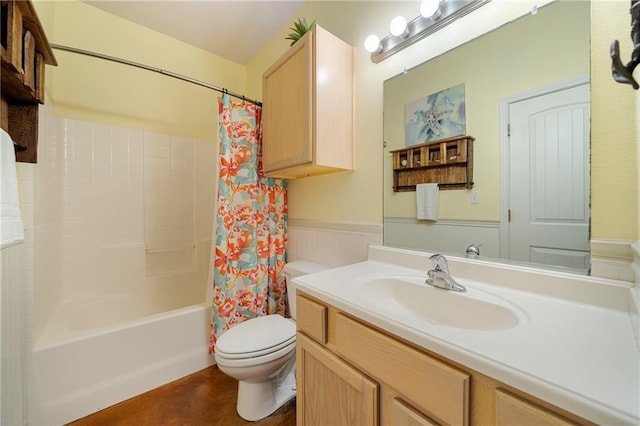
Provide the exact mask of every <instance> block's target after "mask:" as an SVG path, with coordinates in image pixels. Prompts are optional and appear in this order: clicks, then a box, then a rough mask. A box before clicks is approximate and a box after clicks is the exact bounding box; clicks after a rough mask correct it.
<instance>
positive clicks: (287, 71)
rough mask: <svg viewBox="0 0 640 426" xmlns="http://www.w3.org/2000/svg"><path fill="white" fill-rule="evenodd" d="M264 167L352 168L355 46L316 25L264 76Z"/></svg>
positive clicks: (285, 170)
mask: <svg viewBox="0 0 640 426" xmlns="http://www.w3.org/2000/svg"><path fill="white" fill-rule="evenodd" d="M262 99H263V109H262V114H263V120H262V170H263V171H264V173H265V174H266V175H267V176H272V177H279V178H287V179H292V178H302V177H308V176H315V175H321V174H326V173H332V172H338V171H343V170H353V140H354V138H353V115H354V114H353V48H352V47H351V46H350V45H348V44H347V43H345V42H344V41H342V40H340V39H339V38H337V37H335V36H334V35H332V34H331V33H329V32H328V31H326V30H324V29H323V28H321V27H319V26H318V25H315V26H314V27H313V28H312V29H311V30H310V31H309V32H307V33H306V34H305V35H304V36H303V37H302V38H300V40H298V42H296V43H295V44H294V45H293V46H292V47H291V48H289V50H288V51H287V52H286V53H285V54H284V55H283V56H282V57H281V58H280V59H278V60H277V61H276V62H275V63H274V64H273V65H272V66H271V67H270V68H269V69H267V70H266V71H265V72H264V74H263V76H262Z"/></svg>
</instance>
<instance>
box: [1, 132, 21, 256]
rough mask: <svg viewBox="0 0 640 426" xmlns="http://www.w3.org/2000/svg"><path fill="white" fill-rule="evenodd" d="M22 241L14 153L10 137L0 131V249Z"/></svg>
mask: <svg viewBox="0 0 640 426" xmlns="http://www.w3.org/2000/svg"><path fill="white" fill-rule="evenodd" d="M22 241H24V228H23V226H22V217H21V215H20V199H19V198H18V175H17V172H16V153H15V150H14V148H13V140H11V136H9V134H8V133H7V132H5V131H4V130H3V129H0V248H5V247H8V246H10V245H13V244H15V243H19V242H22Z"/></svg>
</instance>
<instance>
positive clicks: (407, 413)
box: [296, 289, 592, 426]
mask: <svg viewBox="0 0 640 426" xmlns="http://www.w3.org/2000/svg"><path fill="white" fill-rule="evenodd" d="M297 312H298V315H297V322H296V324H297V327H298V333H297V371H296V374H297V381H298V382H297V384H298V396H297V413H298V414H297V424H298V425H299V426H303V425H314V424H336V425H338V424H340V425H347V424H349V425H351V424H364V425H372V424H376V425H445V424H447V425H482V426H484V425H502V426H508V425H517V426H525V425H536V426H538V425H575V424H592V423H590V422H588V421H586V420H584V419H582V418H580V417H577V416H575V415H573V414H571V413H568V412H566V411H564V410H561V409H559V408H557V407H554V406H553V405H551V404H549V403H547V402H545V401H541V400H539V399H538V398H535V397H533V396H531V395H527V394H526V393H524V392H522V391H520V390H518V389H515V388H513V387H511V386H508V385H506V384H504V383H501V382H499V381H497V380H495V379H493V378H491V377H487V376H485V375H483V374H481V373H479V372H477V371H474V370H471V369H469V368H467V367H465V366H462V365H459V364H457V363H455V362H453V361H451V360H448V359H445V358H443V357H442V356H439V355H438V354H435V353H431V352H428V351H426V350H424V349H422V348H419V347H416V346H415V345H413V344H411V343H409V342H406V341H403V340H402V339H400V338H397V337H395V336H393V335H392V334H390V333H388V332H386V331H384V330H380V329H378V328H376V327H374V326H371V325H369V324H366V323H365V322H363V321H361V320H360V319H358V318H355V317H353V316H352V315H350V314H348V313H345V312H342V311H340V310H339V309H337V308H335V307H333V306H331V305H328V304H326V303H324V302H322V301H321V300H318V299H315V298H313V297H312V296H309V295H307V294H305V293H304V291H303V290H301V289H298V290H297Z"/></svg>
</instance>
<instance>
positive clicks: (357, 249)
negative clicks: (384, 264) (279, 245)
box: [287, 219, 382, 267]
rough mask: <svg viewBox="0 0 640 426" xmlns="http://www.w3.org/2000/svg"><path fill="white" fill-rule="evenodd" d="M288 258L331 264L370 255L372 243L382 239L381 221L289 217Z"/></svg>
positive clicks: (348, 262) (364, 257) (345, 263)
mask: <svg viewBox="0 0 640 426" xmlns="http://www.w3.org/2000/svg"><path fill="white" fill-rule="evenodd" d="M288 231H289V235H288V245H287V256H288V261H294V260H308V261H311V262H315V263H319V264H321V265H328V266H332V267H336V266H343V265H348V264H351V263H355V262H360V261H362V260H365V259H366V258H367V250H368V247H369V244H381V243H382V225H380V224H364V223H344V222H320V221H312V220H300V219H289V223H288Z"/></svg>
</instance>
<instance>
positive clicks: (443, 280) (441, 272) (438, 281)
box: [425, 254, 467, 293]
mask: <svg viewBox="0 0 640 426" xmlns="http://www.w3.org/2000/svg"><path fill="white" fill-rule="evenodd" d="M429 260H431V266H432V267H433V269H431V270H429V271H427V276H428V278H427V280H426V281H425V283H426V284H429V285H431V286H434V287H438V288H443V289H445V290H451V291H457V292H460V293H462V292H465V291H467V289H466V288H465V287H464V286H463V285H461V284H458V283H457V282H456V280H454V279H453V277H451V275H449V265H448V263H447V259H446V258H445V257H444V256H443V255H441V254H434V255H433V256H431V257H429Z"/></svg>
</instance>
